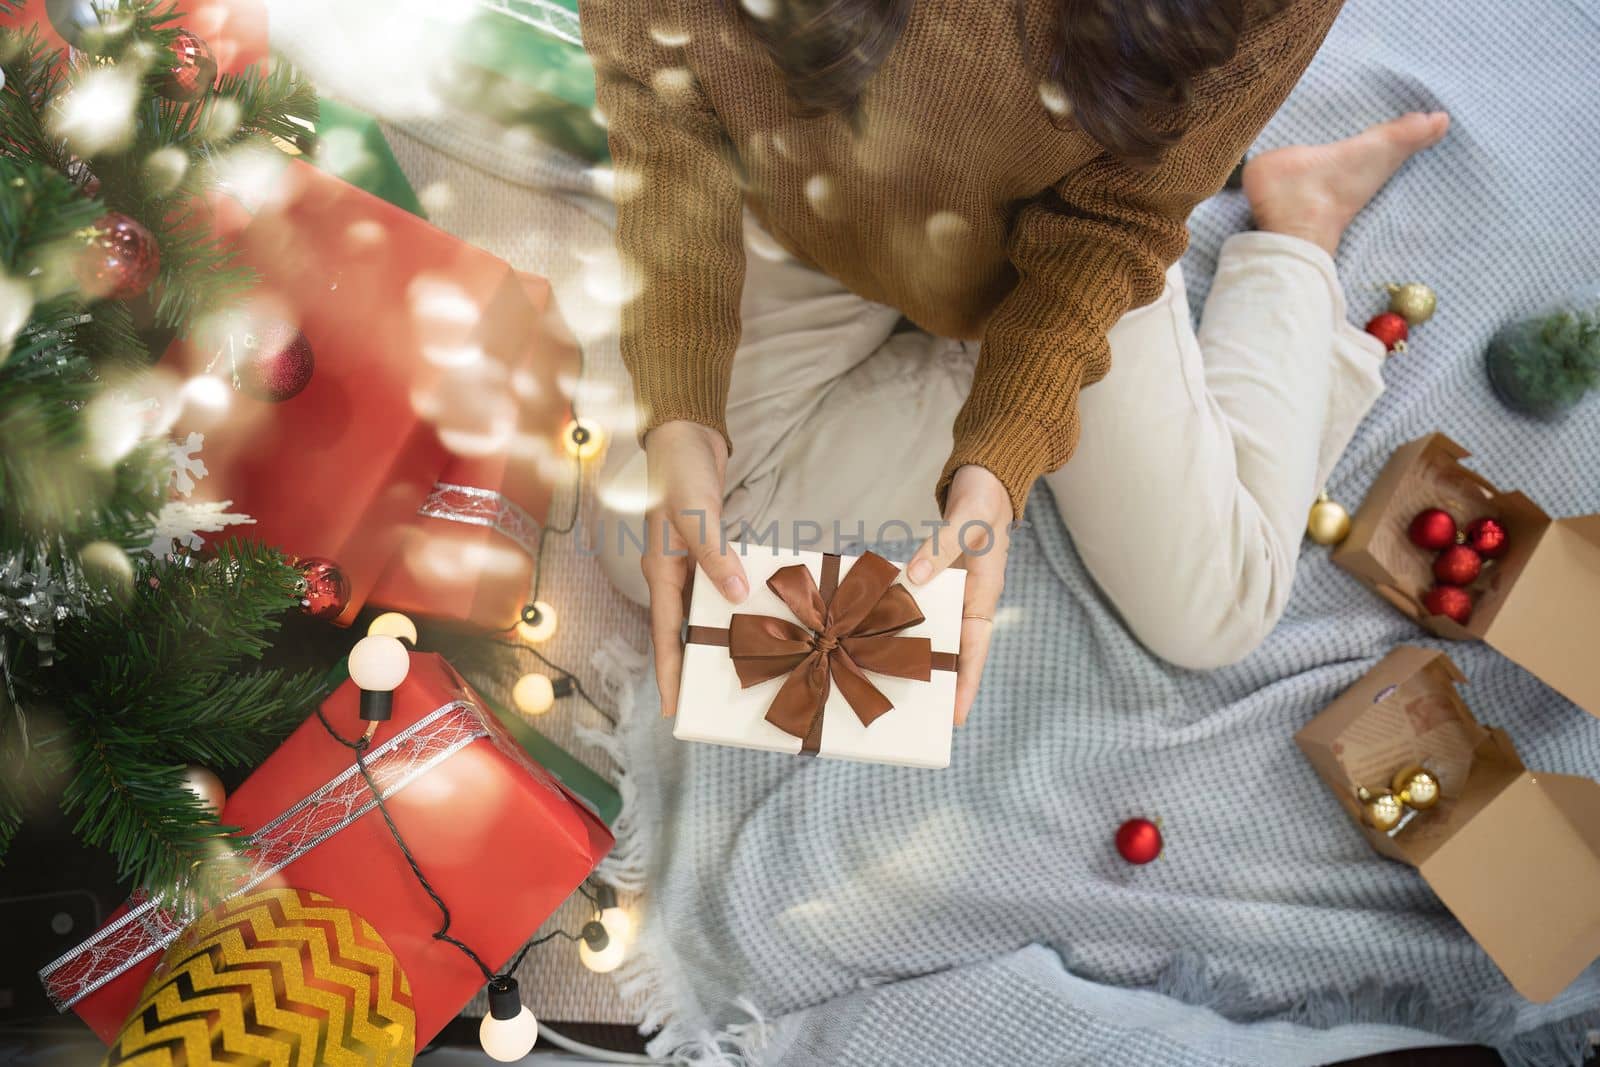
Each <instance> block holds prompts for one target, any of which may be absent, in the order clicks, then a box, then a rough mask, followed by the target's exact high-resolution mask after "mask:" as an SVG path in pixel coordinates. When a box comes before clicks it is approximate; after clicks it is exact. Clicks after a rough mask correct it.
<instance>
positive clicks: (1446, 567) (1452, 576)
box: [1433, 545, 1483, 585]
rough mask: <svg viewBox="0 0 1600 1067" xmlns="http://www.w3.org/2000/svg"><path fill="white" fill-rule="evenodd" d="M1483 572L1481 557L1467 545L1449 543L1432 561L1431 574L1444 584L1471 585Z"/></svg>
mask: <svg viewBox="0 0 1600 1067" xmlns="http://www.w3.org/2000/svg"><path fill="white" fill-rule="evenodd" d="M1482 572H1483V557H1482V556H1480V555H1478V553H1477V552H1476V550H1474V549H1473V548H1471V547H1470V546H1468V545H1451V546H1450V547H1449V548H1447V549H1445V550H1444V551H1443V552H1441V553H1439V557H1438V558H1437V559H1435V560H1434V561H1433V576H1434V577H1435V578H1437V579H1439V581H1440V582H1441V583H1443V584H1444V585H1471V584H1472V583H1473V582H1475V581H1477V580H1478V575H1479V574H1481V573H1482Z"/></svg>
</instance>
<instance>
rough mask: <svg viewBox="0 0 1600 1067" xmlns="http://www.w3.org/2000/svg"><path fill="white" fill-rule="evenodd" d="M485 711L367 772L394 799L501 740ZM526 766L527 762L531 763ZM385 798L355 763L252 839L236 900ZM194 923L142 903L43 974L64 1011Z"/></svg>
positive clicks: (425, 736)
mask: <svg viewBox="0 0 1600 1067" xmlns="http://www.w3.org/2000/svg"><path fill="white" fill-rule="evenodd" d="M486 721H487V720H486V719H485V718H484V713H483V711H482V710H481V709H479V707H478V706H477V705H476V704H474V703H472V702H470V701H465V700H455V701H451V702H450V703H448V704H445V705H443V706H442V707H439V708H436V709H434V710H433V711H431V712H429V713H428V714H427V715H426V716H424V717H423V718H421V719H419V720H417V722H415V723H413V724H412V725H411V726H409V727H407V728H406V729H405V730H402V731H401V732H400V733H397V734H395V735H394V736H393V737H391V738H390V739H389V740H387V741H385V742H384V743H383V744H381V745H378V746H377V747H375V748H374V749H372V751H371V752H369V753H368V754H367V757H366V763H367V771H368V772H369V773H370V774H371V775H372V778H373V781H374V782H375V783H376V784H377V786H378V791H379V793H380V795H382V797H383V798H384V799H385V800H387V799H389V798H390V797H392V796H394V795H395V794H396V793H398V792H400V790H402V789H404V788H405V787H406V786H408V785H410V784H411V783H412V782H414V781H416V780H417V779H418V778H420V777H422V776H423V775H425V774H427V773H428V772H429V771H431V770H432V769H433V768H434V767H436V766H438V765H439V764H440V763H442V762H443V761H444V760H446V759H448V758H449V757H451V756H453V755H454V754H455V753H457V752H460V751H461V750H462V749H463V748H466V747H467V746H468V745H470V744H472V743H473V742H474V741H477V740H480V739H482V738H486V737H487V738H490V739H491V740H497V738H496V736H495V735H494V734H492V733H491V732H490V731H489V729H488V727H487V725H486ZM523 762H524V763H525V764H526V760H525V759H524V761H523ZM377 803H378V802H377V799H376V798H375V797H374V796H373V792H372V790H371V789H369V788H368V786H367V783H366V781H365V780H364V779H363V778H362V777H361V774H360V771H359V769H358V768H357V767H356V766H355V764H353V763H352V764H351V765H350V766H349V767H348V768H346V769H345V770H344V771H342V772H340V773H339V774H337V775H335V776H334V777H333V778H331V779H329V780H328V781H327V782H325V783H323V784H322V785H321V786H319V787H318V788H317V789H316V790H314V791H313V792H312V793H311V794H310V795H308V796H306V797H305V798H304V799H302V800H301V801H299V802H298V803H296V804H294V805H293V806H292V807H290V808H289V809H288V810H286V811H284V812H283V814H281V815H279V816H278V817H277V818H275V819H273V820H272V821H271V822H269V823H267V824H266V825H265V826H263V827H261V829H259V830H257V831H256V832H255V833H254V834H251V835H250V844H249V847H248V851H247V852H246V853H245V858H246V862H247V866H246V868H245V870H244V872H243V873H242V874H241V875H240V878H239V881H238V883H237V884H236V885H235V886H234V888H233V889H232V890H231V891H230V892H229V893H228V898H230V899H231V898H232V897H236V896H238V895H239V894H240V893H245V892H248V891H249V890H251V889H254V888H255V887H256V886H258V885H260V884H261V883H262V882H264V881H266V880H267V879H268V878H270V877H272V876H273V875H274V874H276V873H277V872H278V871H280V870H282V869H283V868H285V867H287V866H288V865H289V864H291V863H293V862H294V861H295V860H296V859H298V858H299V857H301V856H302V855H304V854H305V853H307V852H309V851H311V850H312V849H314V848H316V847H317V846H318V845H320V844H322V843H323V842H324V841H327V840H328V839H329V838H331V837H333V836H334V835H335V834H337V833H339V831H341V830H343V829H344V828H345V827H347V826H349V825H351V824H352V823H354V822H355V821H356V820H358V819H360V818H361V817H362V816H363V815H366V814H367V813H368V812H369V811H371V810H372V809H373V808H375V807H377ZM193 918H194V916H192V915H182V914H178V913H175V912H173V911H172V910H170V909H168V908H164V907H162V906H161V903H160V902H159V901H158V900H156V899H153V898H150V897H147V896H146V897H136V898H135V900H134V902H133V906H132V907H130V908H129V910H128V911H127V912H126V913H124V914H123V915H122V916H121V917H120V918H119V919H117V920H116V921H115V922H112V923H110V924H108V925H107V926H105V927H103V928H101V929H100V930H97V931H96V932H95V934H94V936H92V937H90V938H89V939H88V940H87V941H85V942H83V943H82V944H81V945H78V946H77V947H76V948H74V949H72V950H70V951H69V952H67V953H66V954H64V955H63V956H61V957H60V958H59V959H57V960H55V961H54V962H53V963H51V964H49V965H48V966H46V967H45V968H44V969H43V970H41V971H40V972H39V979H40V981H42V982H43V983H44V987H45V992H46V993H48V994H49V996H50V1000H51V1001H52V1002H53V1003H54V1004H55V1006H56V1008H57V1009H58V1010H60V1011H66V1010H67V1009H69V1008H70V1007H72V1005H74V1004H76V1003H77V1002H78V1001H80V1000H82V999H83V998H84V997H86V996H88V995H89V994H90V993H93V992H94V991H95V990H97V989H99V988H100V987H101V986H103V985H105V984H106V983H107V982H111V981H113V980H115V979H116V978H117V977H118V976H119V975H121V974H123V973H124V972H126V971H128V970H129V969H130V968H132V967H134V966H136V965H137V964H138V963H139V962H140V961H141V960H144V959H146V958H148V957H150V956H153V955H155V954H156V953H159V952H163V951H165V950H166V948H167V946H169V945H171V944H172V942H174V941H175V940H177V938H178V936H179V935H180V934H181V933H182V932H183V930H184V928H185V927H187V926H188V925H189V922H190V921H191V920H192V919H193Z"/></svg>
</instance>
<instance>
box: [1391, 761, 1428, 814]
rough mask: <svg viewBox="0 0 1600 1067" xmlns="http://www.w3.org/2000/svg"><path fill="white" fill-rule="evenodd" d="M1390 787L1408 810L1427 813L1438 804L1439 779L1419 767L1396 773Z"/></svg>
mask: <svg viewBox="0 0 1600 1067" xmlns="http://www.w3.org/2000/svg"><path fill="white" fill-rule="evenodd" d="M1390 785H1391V786H1392V787H1393V788H1394V791H1395V794H1396V795H1397V796H1399V798H1400V802H1401V803H1403V804H1404V805H1406V807H1408V808H1415V809H1416V810H1418V811H1427V810H1428V809H1429V808H1431V807H1433V806H1434V805H1435V804H1437V803H1439V779H1437V778H1435V777H1434V776H1433V775H1432V774H1429V773H1428V772H1427V771H1426V770H1424V769H1423V768H1422V767H1421V766H1417V765H1413V766H1410V767H1406V768H1403V769H1402V770H1400V771H1398V772H1396V774H1395V776H1394V781H1392V782H1391V783H1390Z"/></svg>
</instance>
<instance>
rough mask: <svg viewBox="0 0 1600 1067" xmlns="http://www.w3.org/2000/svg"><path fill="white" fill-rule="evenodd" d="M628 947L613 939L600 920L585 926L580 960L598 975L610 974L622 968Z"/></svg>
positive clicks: (580, 946) (579, 955)
mask: <svg viewBox="0 0 1600 1067" xmlns="http://www.w3.org/2000/svg"><path fill="white" fill-rule="evenodd" d="M626 954H627V946H625V945H623V943H622V941H621V939H619V938H615V937H612V936H611V934H610V933H608V932H607V930H606V928H605V926H604V925H602V924H601V923H600V922H599V920H590V921H589V922H586V923H584V924H583V939H582V940H581V941H580V942H579V943H578V959H579V960H580V961H581V962H582V963H583V965H584V966H585V967H587V968H589V969H590V970H591V971H593V972H594V973H596V974H610V973H611V972H612V971H614V970H616V969H617V968H618V967H620V966H622V957H623V956H624V955H626Z"/></svg>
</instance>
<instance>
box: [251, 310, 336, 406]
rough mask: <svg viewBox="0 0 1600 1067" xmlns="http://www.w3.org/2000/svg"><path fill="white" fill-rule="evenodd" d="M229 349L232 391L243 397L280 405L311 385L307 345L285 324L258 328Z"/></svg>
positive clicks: (312, 360) (313, 364)
mask: <svg viewBox="0 0 1600 1067" xmlns="http://www.w3.org/2000/svg"><path fill="white" fill-rule="evenodd" d="M230 346H231V347H232V349H233V384H234V387H235V388H237V389H238V390H239V391H240V392H242V393H244V394H245V395H247V396H253V397H255V398H256V399H257V400H265V401H267V402H268V403H271V404H281V403H283V402H284V401H285V400H289V399H291V398H292V397H295V396H297V395H299V393H300V390H302V389H304V388H305V387H306V386H307V385H309V384H311V373H312V371H313V370H314V369H315V368H316V363H317V361H316V358H315V356H313V355H312V352H311V342H310V341H308V340H306V335H305V334H303V333H301V332H300V331H299V330H297V329H295V328H294V327H293V326H290V325H289V324H288V323H286V322H276V323H268V324H265V325H258V326H256V327H255V328H254V329H252V330H251V331H249V332H247V333H245V334H244V336H243V337H241V338H239V339H238V340H237V341H230Z"/></svg>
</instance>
